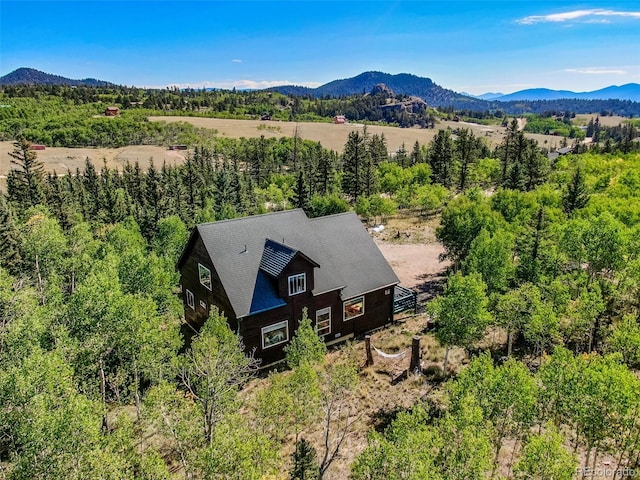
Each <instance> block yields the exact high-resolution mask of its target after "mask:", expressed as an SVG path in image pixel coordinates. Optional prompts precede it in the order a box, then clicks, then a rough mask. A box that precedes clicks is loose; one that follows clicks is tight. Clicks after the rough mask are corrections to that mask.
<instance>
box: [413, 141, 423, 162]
mask: <svg viewBox="0 0 640 480" xmlns="http://www.w3.org/2000/svg"><path fill="white" fill-rule="evenodd" d="M422 161H423V158H422V151H421V150H420V144H419V143H418V141H417V140H416V143H414V144H413V150H411V165H415V164H416V163H421V162H422Z"/></svg>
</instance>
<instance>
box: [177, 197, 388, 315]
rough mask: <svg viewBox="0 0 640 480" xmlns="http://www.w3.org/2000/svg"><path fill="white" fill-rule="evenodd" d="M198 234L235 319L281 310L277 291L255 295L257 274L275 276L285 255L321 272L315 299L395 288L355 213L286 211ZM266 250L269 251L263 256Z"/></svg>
mask: <svg viewBox="0 0 640 480" xmlns="http://www.w3.org/2000/svg"><path fill="white" fill-rule="evenodd" d="M196 229H197V230H196V231H197V234H199V235H200V237H201V238H202V241H203V243H204V245H205V247H206V249H207V252H208V253H209V257H210V258H211V263H212V264H213V266H214V267H215V269H216V271H217V273H218V275H219V277H220V279H221V282H222V286H223V287H224V290H225V292H226V293H227V296H228V297H229V301H230V302H231V306H232V307H233V309H234V311H235V314H236V317H238V318H241V317H246V316H247V315H250V314H252V313H256V312H257V311H258V309H260V310H264V309H267V308H275V307H274V306H273V305H275V306H278V305H279V304H278V305H276V303H277V302H276V299H275V298H274V297H273V295H275V290H274V292H273V294H269V293H268V292H266V291H265V292H262V291H257V290H262V289H263V288H266V283H265V282H264V281H265V280H269V281H270V279H269V278H268V277H266V276H265V278H264V279H261V278H259V273H260V272H267V270H270V272H267V273H269V275H271V273H273V272H275V271H277V269H278V268H279V267H278V265H280V264H281V263H282V261H284V260H286V257H287V256H288V254H287V251H289V252H294V255H295V254H302V255H304V256H305V257H307V258H308V259H309V260H310V261H311V262H312V263H314V264H317V265H319V266H320V267H319V268H316V269H315V271H314V275H315V288H314V290H313V293H314V294H319V293H324V292H327V291H331V290H336V289H340V288H343V290H342V298H344V299H347V298H351V297H354V296H356V295H360V294H363V293H367V292H370V291H372V290H376V289H378V288H382V287H385V286H388V285H393V284H396V283H399V280H398V277H396V275H395V273H394V272H393V270H392V269H391V267H390V266H389V264H388V263H387V261H386V260H385V258H384V257H383V256H382V254H381V253H380V250H379V249H378V247H377V246H376V244H375V243H374V241H373V239H372V238H371V236H370V235H369V234H368V233H367V231H366V229H365V228H364V226H363V225H362V223H361V222H360V220H359V219H358V217H357V215H356V214H355V213H353V212H349V213H340V214H337V215H329V216H326V217H320V218H316V219H312V220H310V219H308V218H307V216H306V215H305V213H304V211H303V210H301V209H296V210H286V211H282V212H275V213H269V214H265V215H255V216H251V217H244V218H236V219H232V220H223V221H219V222H213V223H205V224H201V225H198V226H197V227H196ZM269 239H278V241H277V242H276V241H274V240H269ZM280 239H282V242H281V243H280V242H279V241H280ZM265 248H266V249H272V250H273V251H272V252H266V253H265ZM185 253H186V252H185ZM185 253H183V258H184V255H185ZM265 256H266V257H267V260H265ZM183 258H182V259H181V260H180V262H179V265H180V264H181V263H182V261H183ZM276 259H277V262H276ZM289 261H290V259H289ZM316 262H317V263H316ZM287 263H288V262H287ZM285 266H286V264H285ZM265 267H266V268H265ZM282 268H284V267H282ZM279 271H280V272H281V271H282V269H280V270H279ZM278 300H280V299H278ZM269 306H270V307H269Z"/></svg>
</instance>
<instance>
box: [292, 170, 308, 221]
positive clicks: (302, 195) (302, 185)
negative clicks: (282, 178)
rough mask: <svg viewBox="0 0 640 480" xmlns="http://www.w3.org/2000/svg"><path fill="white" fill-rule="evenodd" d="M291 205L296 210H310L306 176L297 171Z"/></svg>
mask: <svg viewBox="0 0 640 480" xmlns="http://www.w3.org/2000/svg"><path fill="white" fill-rule="evenodd" d="M293 204H294V205H295V206H296V208H302V209H303V210H304V211H305V212H309V211H310V210H311V194H310V191H309V184H308V181H307V178H306V175H305V174H304V172H303V171H302V170H299V171H298V175H297V177H296V186H295V189H294V192H293Z"/></svg>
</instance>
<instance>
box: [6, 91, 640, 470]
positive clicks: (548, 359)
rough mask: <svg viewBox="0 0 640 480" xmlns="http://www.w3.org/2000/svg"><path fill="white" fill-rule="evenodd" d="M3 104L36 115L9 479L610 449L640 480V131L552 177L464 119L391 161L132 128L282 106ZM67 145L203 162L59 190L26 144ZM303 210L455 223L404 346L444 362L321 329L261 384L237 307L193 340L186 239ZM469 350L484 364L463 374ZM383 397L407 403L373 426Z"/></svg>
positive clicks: (59, 97) (305, 333)
mask: <svg viewBox="0 0 640 480" xmlns="http://www.w3.org/2000/svg"><path fill="white" fill-rule="evenodd" d="M25 92H28V94H25ZM3 95H4V96H3V99H2V103H5V102H6V103H8V102H14V101H15V103H12V105H14V106H12V107H11V108H6V109H0V126H1V128H2V134H3V135H4V138H6V139H11V140H12V141H14V142H15V144H14V150H13V152H12V155H11V158H10V159H8V160H11V161H12V162H13V163H12V167H13V169H12V170H11V172H10V173H9V175H8V178H7V191H6V193H2V194H0V475H1V476H2V477H3V478H8V479H31V478H47V479H58V478H59V479H85V478H95V479H121V478H122V479H123V478H127V479H130V478H139V479H163V478H166V479H169V478H188V479H200V478H208V479H238V480H246V479H265V478H274V479H289V478H291V479H318V478H320V479H322V478H324V479H332V478H344V475H342V473H343V472H350V475H351V478H354V479H380V480H382V479H415V480H418V479H424V478H429V479H443V480H444V479H447V480H449V479H451V480H453V479H465V480H466V479H471V480H473V479H490V478H491V479H502V478H514V479H525V478H540V479H550V478H554V479H560V480H562V479H566V480H569V479H572V478H575V476H576V475H577V476H578V478H580V477H582V473H583V472H584V473H585V474H586V473H588V470H586V468H601V467H602V465H603V464H602V463H600V462H601V460H602V459H603V458H606V459H607V462H608V463H607V466H608V468H610V469H616V468H619V469H620V470H619V472H617V473H616V475H615V477H614V475H613V474H612V475H609V478H625V477H623V476H622V475H621V473H625V472H626V473H629V472H632V471H634V472H637V471H638V470H637V469H638V468H639V467H640V465H638V461H639V456H640V424H639V423H638V418H639V417H638V412H640V380H639V377H638V368H640V325H639V323H638V322H639V321H640V241H639V239H640V144H639V143H638V142H637V139H636V135H637V133H636V127H635V126H634V124H633V122H626V123H624V124H622V125H621V126H620V127H619V129H618V130H616V131H617V132H618V134H619V135H618V134H617V136H614V135H613V134H612V135H610V136H609V134H608V133H605V129H604V127H603V129H602V130H600V127H599V126H598V129H599V130H598V131H599V134H601V136H600V138H598V139H597V140H598V141H596V142H595V143H594V144H593V145H592V146H591V147H590V150H589V151H587V149H586V147H585V146H582V147H579V146H577V145H576V149H577V151H579V152H581V153H579V154H573V155H571V154H570V155H565V156H560V157H558V158H556V159H554V160H553V161H551V160H549V157H548V156H547V154H546V153H547V152H546V151H544V150H542V149H541V148H540V146H539V145H537V144H536V143H535V142H534V141H533V140H529V139H527V138H526V137H525V136H524V132H523V131H521V130H519V129H518V123H517V121H516V120H508V129H507V135H506V137H505V138H504V140H503V141H502V143H501V144H500V145H499V146H498V147H497V148H495V149H491V148H489V147H488V145H487V144H486V143H485V140H484V139H483V138H479V137H476V136H475V135H473V133H471V132H470V131H469V130H466V129H464V128H461V129H458V130H456V131H449V130H441V131H439V132H438V134H437V135H436V137H435V138H434V140H433V141H432V142H431V143H429V144H427V145H419V144H417V143H416V144H415V145H413V146H410V148H408V149H407V150H406V151H405V150H401V151H399V152H396V153H395V154H393V155H390V154H389V152H388V151H387V148H386V143H385V139H384V137H382V136H378V135H372V134H370V133H367V131H366V130H365V131H364V133H361V132H352V133H351V134H350V135H349V139H348V141H347V143H346V144H345V146H344V149H343V151H342V152H340V153H336V152H331V151H328V150H326V149H324V148H323V147H322V145H320V144H318V143H314V142H309V141H304V140H301V139H300V138H295V137H294V138H287V139H282V140H275V139H270V140H269V139H265V138H247V139H240V140H232V139H226V138H218V137H216V136H215V135H212V134H211V132H209V133H206V134H205V132H200V131H197V130H194V129H189V128H188V127H186V126H185V127H181V128H183V129H182V130H180V131H178V132H175V131H173V133H171V131H169V130H168V129H169V128H175V127H169V126H163V125H160V126H154V127H149V130H145V128H146V127H144V125H145V122H144V121H143V120H141V117H137V116H136V115H137V113H136V112H138V110H136V109H137V108H141V109H142V108H149V109H157V108H162V107H159V106H158V104H156V103H153V105H154V106H152V102H156V101H157V102H160V104H161V105H164V106H166V108H167V109H169V108H175V105H176V103H175V102H177V101H180V100H185V99H188V100H189V102H195V101H202V100H203V99H205V98H206V99H208V100H209V101H210V102H213V101H214V100H215V101H219V102H220V105H226V102H237V104H236V106H235V107H234V109H236V110H234V111H235V112H238V111H241V112H242V115H244V114H245V113H246V112H247V111H248V110H249V109H250V108H256V111H257V112H260V111H262V110H263V107H264V105H267V106H273V108H274V111H276V110H277V109H276V104H277V103H278V102H280V101H281V100H282V99H285V97H281V96H278V95H276V94H273V95H272V96H269V95H268V94H266V93H260V92H256V93H235V94H234V93H232V92H211V93H210V94H207V95H208V96H203V95H201V94H200V93H198V92H191V93H188V92H187V93H184V96H183V93H181V92H175V91H160V92H148V93H145V92H135V91H128V90H122V91H120V92H119V93H117V94H116V93H115V92H114V91H113V90H101V89H95V90H93V89H82V88H77V89H64V88H57V87H55V88H54V87H52V88H51V89H50V90H45V91H42V90H37V89H31V90H29V89H26V90H21V89H16V90H9V89H5V93H4V94H3ZM114 95H116V96H114ZM117 95H120V98H118V96H117ZM189 95H193V96H192V97H189ZM249 99H263V100H264V102H265V104H264V105H263V107H257V106H255V105H254V106H251V107H250V106H249V105H248V104H249V103H251V102H249ZM285 100H286V99H285ZM147 101H148V102H149V104H148V105H147V106H146V107H144V106H141V107H136V106H134V105H133V104H134V103H138V102H143V103H144V102H147ZM252 101H253V100H252ZM305 101H306V102H309V103H308V104H309V105H311V104H313V101H310V100H305ZM127 102H128V107H125V104H127ZM274 102H275V103H274ZM112 103H117V104H119V105H121V106H123V108H125V111H124V112H123V114H122V116H121V117H120V118H119V119H116V120H120V121H122V122H131V123H130V128H114V129H113V130H111V131H110V133H104V132H103V131H102V130H100V128H101V127H100V126H101V125H103V124H102V122H104V121H107V122H108V121H112V120H114V119H104V118H96V119H94V118H93V116H92V115H93V114H95V115H99V114H100V109H101V108H102V106H104V105H108V104H112ZM53 105H57V108H55V109H53V108H52V106H53ZM168 105H173V106H172V107H169V106H168ZM188 105H189V106H185V105H184V104H183V107H184V111H185V112H186V111H189V110H190V109H191V106H190V105H192V103H189V104H188ZM213 105H214V104H212V105H211V106H209V107H207V108H215V107H214V106H213ZM252 105H253V104H252ZM129 106H130V107H131V112H127V108H129ZM225 108H226V107H225ZM12 109H17V111H19V112H22V113H21V114H19V115H16V114H15V112H16V110H12ZM143 111H144V110H139V112H143ZM225 111H226V112H227V113H229V110H225ZM7 112H9V113H7ZM12 112H13V113H12ZM234 114H235V113H234ZM40 116H44V119H43V120H39V119H38V118H39V117H40ZM94 120H95V124H94V123H93V122H94ZM82 122H86V124H84V123H82ZM123 125H126V123H125V124H123ZM590 128H591V130H592V132H591V133H593V131H594V129H595V128H596V127H595V125H594V124H591V125H590ZM75 129H80V130H75ZM612 131H613V130H612ZM52 132H58V133H56V135H58V136H57V137H56V138H60V139H62V140H60V142H62V143H65V142H69V141H71V140H70V139H74V138H83V137H82V135H85V134H86V135H95V137H94V138H96V139H99V141H100V142H114V144H119V143H118V142H121V143H122V144H125V143H127V142H129V141H131V139H135V138H138V139H142V140H140V141H146V140H144V139H149V138H151V137H153V141H162V142H164V141H169V139H171V141H174V139H176V138H181V139H183V138H186V139H188V140H189V143H190V144H192V145H194V148H193V149H191V150H190V151H189V157H188V159H187V161H186V163H185V164H184V165H181V166H177V167H173V166H167V165H153V164H152V166H151V167H150V168H149V169H148V170H146V171H143V170H142V169H141V168H140V167H139V165H137V164H129V165H127V166H126V167H125V168H124V169H123V170H122V171H116V170H113V169H109V168H106V167H104V166H101V165H93V164H91V163H90V162H87V163H86V165H85V168H84V169H82V170H78V171H76V172H59V173H60V174H61V175H60V176H57V175H45V174H44V173H43V167H42V164H41V163H40V162H39V160H38V156H37V151H35V150H32V149H31V148H30V146H31V143H30V142H36V141H40V140H39V139H40V138H44V136H46V135H51V136H52V137H51V139H52V141H53V135H54V134H53V133H52ZM69 132H73V133H69ZM87 132H88V133H87ZM101 132H102V133H101ZM27 133H29V135H28V136H27ZM101 134H104V137H101V136H100V135H101ZM110 135H111V136H110ZM171 135H176V136H174V137H172V136H171ZM179 135H185V136H186V137H180V136H179ZM39 136H42V137H39ZM605 137H606V139H605ZM159 138H164V140H159ZM185 142H186V140H185ZM293 207H299V208H303V209H305V211H307V212H308V213H309V214H310V215H314V216H317V215H326V214H331V213H338V212H342V211H345V210H347V209H355V211H356V212H357V213H358V214H359V215H360V216H361V217H362V218H363V220H364V221H367V220H368V219H372V218H376V219H379V218H383V217H386V218H389V217H392V216H395V217H405V218H410V219H412V221H415V222H418V223H420V222H426V221H429V222H435V223H436V224H437V228H436V237H437V240H438V241H439V242H441V244H442V245H443V247H444V249H445V257H446V258H447V259H448V260H449V261H450V262H451V268H450V271H449V272H448V274H449V276H448V279H447V282H446V286H445V287H444V290H443V291H442V292H441V293H440V294H439V295H437V296H436V297H435V298H433V299H431V300H430V301H429V302H428V303H427V304H426V305H422V306H421V308H422V310H423V311H426V312H427V313H426V314H424V313H423V314H421V315H419V316H417V317H415V319H414V322H415V325H417V326H416V329H415V330H413V331H405V330H403V329H406V328H409V327H408V325H410V324H409V323H407V324H404V325H407V326H406V327H403V326H401V328H399V329H397V331H398V332H401V333H398V334H397V336H398V337H399V338H397V339H396V344H401V343H402V342H403V341H404V340H407V339H408V340H409V341H410V339H411V336H412V335H413V334H421V335H424V336H428V337H429V338H430V339H431V340H432V341H433V342H434V344H437V345H440V347H441V352H442V354H440V353H433V352H431V353H430V354H431V355H435V356H434V357H433V360H435V362H436V363H437V364H438V368H436V369H430V370H427V369H424V370H421V371H419V372H416V373H410V374H409V376H408V378H407V379H406V380H404V381H402V380H399V381H397V382H395V383H391V381H390V380H389V379H388V377H387V376H381V375H379V374H378V373H377V371H376V369H375V368H371V367H368V368H367V367H364V360H365V358H364V357H363V356H362V355H361V354H360V353H359V352H361V351H362V350H361V348H360V349H358V348H359V345H360V344H359V341H356V344H355V345H353V346H346V347H343V348H342V349H341V350H339V351H336V352H332V353H331V354H329V355H325V347H324V344H323V343H322V342H321V341H320V339H319V338H318V336H317V335H316V333H315V330H314V328H313V325H312V323H311V322H310V321H309V320H308V319H301V320H302V322H301V328H300V329H299V330H298V334H297V335H296V337H295V340H294V341H293V342H292V343H291V346H290V347H289V350H288V352H287V364H286V368H285V366H283V368H282V369H280V370H279V371H273V372H270V373H268V372H260V373H258V372H257V370H256V368H257V367H258V365H257V362H256V361H255V359H253V358H252V357H251V356H246V355H245V354H244V353H243V351H242V345H241V339H240V338H238V337H237V336H236V335H235V334H234V333H233V332H232V331H230V330H229V328H228V327H227V325H226V322H225V321H224V318H223V317H222V315H220V312H215V311H214V312H212V316H211V318H210V319H209V321H208V322H207V323H206V324H205V326H204V327H203V328H202V330H201V331H200V332H199V333H198V334H197V335H195V336H194V337H193V340H192V342H191V343H190V344H189V345H185V344H184V339H183V336H182V334H181V332H182V329H184V328H185V326H184V324H183V320H182V319H183V310H182V309H183V306H182V296H181V295H182V294H181V292H180V291H179V284H178V277H177V272H176V271H175V267H174V266H175V262H176V260H177V258H178V256H179V255H180V253H181V251H182V248H183V246H184V244H185V242H186V240H187V238H188V235H189V231H190V229H191V228H192V227H193V226H194V225H195V224H197V223H200V222H208V221H216V220H220V219H225V218H232V217H235V216H240V215H250V214H254V213H261V212H266V211H270V210H278V209H285V208H293ZM411 325H414V324H411ZM431 325H434V326H435V328H434V329H433V330H430V331H429V332H428V333H426V331H427V327H429V326H431ZM498 339H502V340H498ZM452 351H456V352H458V354H459V355H462V356H463V357H464V358H465V361H464V362H462V363H463V364H464V365H461V364H457V365H453V362H452V354H451V352H452ZM434 352H435V350H434ZM437 352H440V350H437ZM381 379H384V380H381ZM376 382H378V383H376ZM380 382H383V383H384V385H383V386H381V383H380ZM383 389H384V391H385V392H389V398H390V399H391V401H392V402H393V398H394V392H397V395H398V396H399V395H400V394H401V393H402V394H403V395H404V398H409V399H410V400H411V402H410V406H409V408H407V405H403V404H402V403H401V402H400V401H397V402H396V403H393V404H391V405H388V406H387V407H388V408H389V410H384V411H382V410H380V411H369V410H366V405H371V402H368V401H367V396H368V395H374V394H377V392H379V391H381V390H383ZM366 392H369V394H368V395H367V393H366ZM425 392H426V393H425ZM383 417H384V418H385V419H386V420H385V421H383V422H382V421H378V422H374V421H373V420H372V419H374V418H378V419H380V418H383ZM352 438H358V439H360V444H353V443H349V442H350V439H352ZM347 445H359V446H357V447H352V448H353V450H352V451H349V452H347V451H346V448H347V447H346V446H347ZM347 453H348V454H349V455H347ZM346 458H353V462H349V463H348V464H347V461H346V460H345V459H346ZM576 468H580V469H582V470H576ZM339 472H340V473H339ZM345 475H348V474H345ZM627 478H633V477H629V476H627Z"/></svg>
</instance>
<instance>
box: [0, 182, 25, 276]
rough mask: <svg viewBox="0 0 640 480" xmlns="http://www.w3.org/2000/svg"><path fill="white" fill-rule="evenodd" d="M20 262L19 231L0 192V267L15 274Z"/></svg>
mask: <svg viewBox="0 0 640 480" xmlns="http://www.w3.org/2000/svg"><path fill="white" fill-rule="evenodd" d="M21 263H22V257H21V256H20V232H19V231H18V229H17V228H16V225H15V223H14V221H13V215H12V213H11V208H10V207H9V204H8V203H7V201H6V199H5V197H4V195H3V194H2V193H0V267H4V268H6V269H7V271H9V273H11V274H16V273H18V269H19V267H20V264H21Z"/></svg>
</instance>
